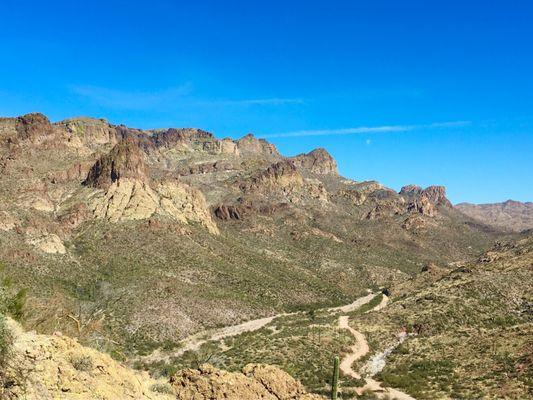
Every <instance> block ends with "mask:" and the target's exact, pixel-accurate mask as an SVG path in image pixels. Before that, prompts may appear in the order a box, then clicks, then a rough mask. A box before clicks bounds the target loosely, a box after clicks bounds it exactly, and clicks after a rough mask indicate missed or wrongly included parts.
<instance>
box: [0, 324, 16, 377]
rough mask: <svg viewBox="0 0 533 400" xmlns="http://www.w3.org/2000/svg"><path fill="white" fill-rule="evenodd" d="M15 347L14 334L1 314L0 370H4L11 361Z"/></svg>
mask: <svg viewBox="0 0 533 400" xmlns="http://www.w3.org/2000/svg"><path fill="white" fill-rule="evenodd" d="M12 346H13V334H12V333H11V331H10V330H9V327H8V326H7V322H6V319H5V317H4V316H3V315H2V314H0V368H3V367H4V366H5V365H6V363H7V361H8V360H9V355H10V353H11V348H12Z"/></svg>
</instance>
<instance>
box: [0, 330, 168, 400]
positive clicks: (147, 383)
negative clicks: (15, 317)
mask: <svg viewBox="0 0 533 400" xmlns="http://www.w3.org/2000/svg"><path fill="white" fill-rule="evenodd" d="M8 321H9V323H8V326H9V330H10V331H11V332H12V334H13V336H14V343H13V350H12V352H11V354H10V357H9V359H8V362H7V365H6V366H3V367H2V370H0V375H2V377H1V378H2V379H1V380H2V382H3V385H2V387H0V398H2V399H6V400H22V399H24V400H52V399H62V400H94V399H101V400H118V399H138V400H141V399H151V400H156V399H158V400H163V399H165V400H171V399H175V396H172V395H170V394H163V393H157V392H154V391H152V390H151V387H152V385H154V384H156V383H160V384H164V383H162V382H157V381H156V380H154V379H151V378H150V377H149V376H148V374H147V373H139V372H136V371H133V370H131V369H129V368H126V367H124V366H123V365H121V364H119V363H118V362H117V361H115V360H113V359H112V358H111V357H110V356H109V355H107V354H103V353H100V352H98V351H96V350H94V349H91V348H88V347H83V346H81V345H80V344H78V342H77V341H75V340H74V339H71V338H69V337H67V336H63V335H61V334H60V333H57V334H55V335H53V336H49V335H37V334H35V333H33V332H23V331H22V330H21V329H20V327H19V326H18V324H16V323H15V322H13V321H12V320H8ZM167 385H168V384H167ZM169 390H170V387H169Z"/></svg>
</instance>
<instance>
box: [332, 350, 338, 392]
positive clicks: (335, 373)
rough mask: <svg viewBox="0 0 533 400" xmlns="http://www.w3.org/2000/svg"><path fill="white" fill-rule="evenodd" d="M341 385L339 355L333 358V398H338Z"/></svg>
mask: <svg viewBox="0 0 533 400" xmlns="http://www.w3.org/2000/svg"><path fill="white" fill-rule="evenodd" d="M338 385H339V357H335V358H334V359H333V379H332V380H331V400H337V392H338Z"/></svg>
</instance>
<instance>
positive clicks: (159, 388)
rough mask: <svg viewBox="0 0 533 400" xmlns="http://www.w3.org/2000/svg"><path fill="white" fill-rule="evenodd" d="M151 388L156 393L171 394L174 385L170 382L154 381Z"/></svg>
mask: <svg viewBox="0 0 533 400" xmlns="http://www.w3.org/2000/svg"><path fill="white" fill-rule="evenodd" d="M150 390H151V391H152V392H155V393H164V394H171V393H172V387H171V386H170V385H169V384H168V383H154V384H153V385H152V386H150Z"/></svg>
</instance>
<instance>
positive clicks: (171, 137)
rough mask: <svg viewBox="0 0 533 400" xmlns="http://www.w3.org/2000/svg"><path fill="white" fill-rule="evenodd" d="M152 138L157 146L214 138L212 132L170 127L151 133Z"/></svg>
mask: <svg viewBox="0 0 533 400" xmlns="http://www.w3.org/2000/svg"><path fill="white" fill-rule="evenodd" d="M151 140H152V142H153V144H154V145H155V146H156V147H173V146H175V145H176V144H177V143H183V142H191V141H199V140H214V136H213V134H212V133H210V132H207V131H204V130H202V129H196V128H181V129H176V128H170V129H166V130H162V131H156V132H155V133H153V134H152V135H151Z"/></svg>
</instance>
